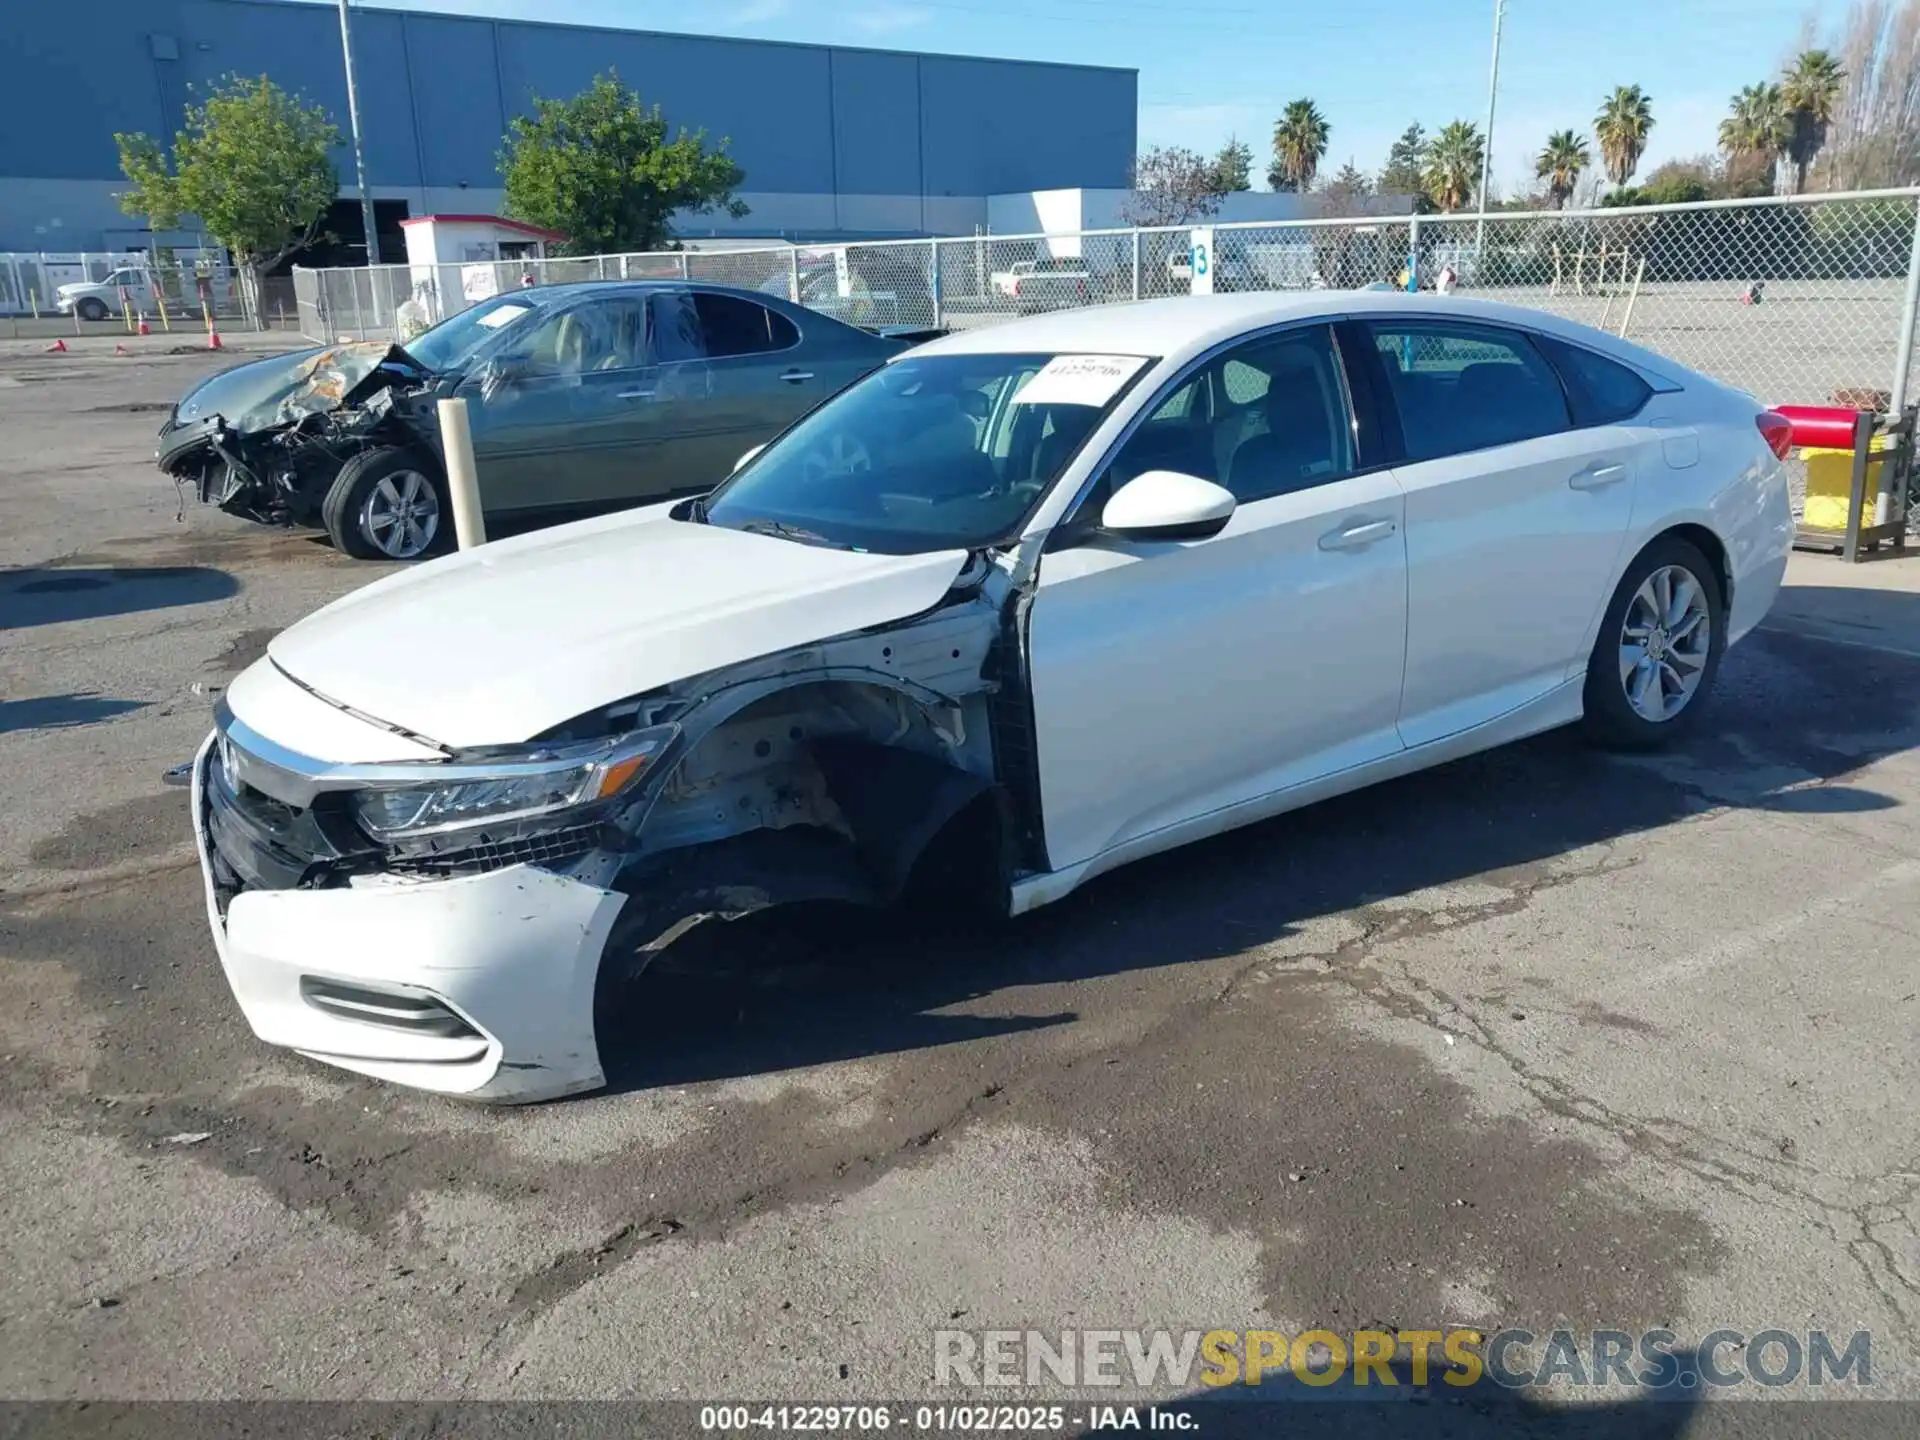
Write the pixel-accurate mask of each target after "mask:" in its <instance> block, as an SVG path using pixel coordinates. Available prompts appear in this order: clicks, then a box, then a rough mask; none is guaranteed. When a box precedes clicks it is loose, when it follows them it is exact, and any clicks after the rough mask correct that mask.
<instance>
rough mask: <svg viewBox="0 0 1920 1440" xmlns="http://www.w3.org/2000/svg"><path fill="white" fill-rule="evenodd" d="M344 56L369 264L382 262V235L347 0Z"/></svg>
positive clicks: (342, 7) (342, 10)
mask: <svg viewBox="0 0 1920 1440" xmlns="http://www.w3.org/2000/svg"><path fill="white" fill-rule="evenodd" d="M340 58H341V59H342V60H343V61H345V62H346V66H347V126H348V128H349V129H350V130H352V132H353V178H354V179H355V180H356V181H357V182H359V186H360V225H361V228H362V229H364V230H365V231H366V232H367V264H369V265H378V264H379V263H380V236H379V233H378V232H377V231H376V230H375V229H374V226H373V191H371V190H369V189H368V188H367V162H366V159H365V157H364V156H363V155H362V154H361V152H360V97H359V94H358V92H357V91H356V90H355V88H354V83H353V26H352V25H351V24H350V23H349V22H348V20H347V0H340Z"/></svg>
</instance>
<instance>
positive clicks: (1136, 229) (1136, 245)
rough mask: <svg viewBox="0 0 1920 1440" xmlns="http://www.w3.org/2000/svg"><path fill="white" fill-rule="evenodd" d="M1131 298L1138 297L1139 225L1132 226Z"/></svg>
mask: <svg viewBox="0 0 1920 1440" xmlns="http://www.w3.org/2000/svg"><path fill="white" fill-rule="evenodd" d="M1133 298H1134V299H1136V300H1138V299H1139V298H1140V227H1139V226H1138V225H1136V226H1134V227H1133Z"/></svg>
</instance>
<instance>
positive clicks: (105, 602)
mask: <svg viewBox="0 0 1920 1440" xmlns="http://www.w3.org/2000/svg"><path fill="white" fill-rule="evenodd" d="M239 593H240V582H239V581H238V580H236V579H235V578H234V577H233V576H232V575H229V574H228V573H227V572H226V571H224V570H214V569H210V568H208V567H206V566H201V565H153V566H144V567H135V566H99V567H87V566H78V565H75V566H54V567H44V566H31V565H30V566H26V567H23V568H21V569H17V570H0V630H24V629H26V628H28V627H29V626H33V625H59V624H62V623H64V622H66V621H69V620H99V619H102V618H104V617H106V616H109V615H134V614H138V613H140V612H141V611H146V610H169V609H174V608H177V607H179V606H183V605H205V604H207V603H208V602H210V601H214V600H225V599H228V598H230V597H231V596H234V595H237V594H239Z"/></svg>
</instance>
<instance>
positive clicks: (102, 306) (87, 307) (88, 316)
mask: <svg viewBox="0 0 1920 1440" xmlns="http://www.w3.org/2000/svg"><path fill="white" fill-rule="evenodd" d="M73 308H74V309H76V310H78V311H79V312H80V318H81V319H82V320H104V319H106V318H107V302H106V301H104V300H102V299H101V298H100V297H99V296H97V295H89V296H87V297H86V299H84V300H82V301H81V302H80V303H79V304H78V305H76V306H74V307H73Z"/></svg>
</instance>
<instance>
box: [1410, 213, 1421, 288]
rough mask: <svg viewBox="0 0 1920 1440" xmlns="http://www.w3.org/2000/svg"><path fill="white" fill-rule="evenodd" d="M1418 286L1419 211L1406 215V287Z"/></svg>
mask: <svg viewBox="0 0 1920 1440" xmlns="http://www.w3.org/2000/svg"><path fill="white" fill-rule="evenodd" d="M1419 288H1420V212H1419V211H1418V210H1416V211H1414V212H1413V214H1411V215H1409V216H1408V217H1407V289H1408V290H1409V291H1414V290H1418V289H1419Z"/></svg>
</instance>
